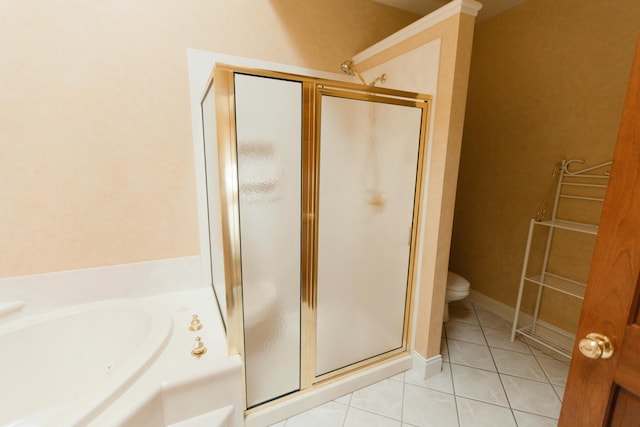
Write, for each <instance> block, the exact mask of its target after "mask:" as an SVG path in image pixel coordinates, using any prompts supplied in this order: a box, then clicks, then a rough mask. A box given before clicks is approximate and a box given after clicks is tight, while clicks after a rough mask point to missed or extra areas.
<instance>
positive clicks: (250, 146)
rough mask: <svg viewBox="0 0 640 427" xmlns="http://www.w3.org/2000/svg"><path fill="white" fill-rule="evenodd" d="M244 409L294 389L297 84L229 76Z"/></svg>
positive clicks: (299, 98) (297, 378)
mask: <svg viewBox="0 0 640 427" xmlns="http://www.w3.org/2000/svg"><path fill="white" fill-rule="evenodd" d="M235 104H236V110H235V115H236V139H237V159H238V188H239V205H240V206H239V210H240V248H241V257H242V292H243V303H244V329H245V330H244V333H245V347H244V349H245V374H246V382H247V384H246V386H247V387H246V390H247V395H246V398H247V407H248V408H251V407H253V406H255V405H258V404H260V403H263V402H265V401H268V400H271V399H274V398H276V397H279V396H282V395H284V394H287V393H290V392H292V391H295V390H298V389H299V388H300V221H301V220H300V204H301V195H300V192H301V178H300V176H301V145H302V144H301V128H302V84H301V83H300V82H292V81H287V80H279V79H273V78H266V77H257V76H250V75H243V74H236V75H235Z"/></svg>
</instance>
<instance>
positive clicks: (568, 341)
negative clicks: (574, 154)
mask: <svg viewBox="0 0 640 427" xmlns="http://www.w3.org/2000/svg"><path fill="white" fill-rule="evenodd" d="M575 163H584V160H577V159H572V160H563V161H562V162H561V163H560V168H559V169H560V171H559V176H558V181H557V186H556V192H555V199H554V203H553V211H552V213H551V218H550V219H548V220H543V219H541V218H537V219H532V220H531V221H530V223H529V235H528V237H527V246H526V250H525V256H524V262H523V265H522V275H521V277H520V288H519V290H518V299H517V302H516V309H515V314H514V317H513V326H512V330H511V342H513V341H514V340H515V338H516V335H517V334H520V335H522V336H524V337H527V338H529V339H531V340H533V341H536V342H537V343H539V344H541V345H543V346H545V347H547V348H549V349H551V350H554V351H555V352H557V353H559V354H561V355H563V356H565V357H568V358H570V357H571V352H572V350H573V344H574V341H575V337H570V336H568V335H566V334H563V333H560V332H559V331H557V330H554V328H549V327H548V326H547V325H546V324H544V323H542V324H541V323H540V322H539V318H538V316H539V314H540V305H541V303H542V291H543V289H544V288H549V289H553V290H555V291H557V292H561V293H564V294H567V295H570V296H572V297H575V298H579V299H584V293H585V289H586V283H582V282H579V281H576V280H572V279H569V278H566V277H562V276H561V275H558V274H554V273H551V272H549V271H548V270H547V268H548V266H549V254H550V252H551V244H552V241H553V233H554V230H555V229H564V230H570V231H573V232H576V233H586V234H593V235H597V234H598V225H597V224H584V223H580V222H576V221H571V220H570V219H566V218H558V206H559V202H560V201H561V200H563V199H566V200H568V201H571V200H586V201H589V202H599V203H602V202H603V201H604V194H605V191H606V188H607V184H608V179H609V166H610V165H611V163H612V162H611V161H609V162H605V163H600V164H598V165H595V166H591V167H588V168H584V169H581V170H578V171H570V170H569V167H570V166H571V165H573V164H575ZM594 193H596V194H594ZM535 227H546V228H547V236H546V237H547V240H546V246H545V252H544V257H543V260H542V268H541V270H540V272H539V274H533V275H532V274H530V272H529V271H528V267H529V257H530V255H531V241H532V238H533V234H534V229H535ZM527 285H529V286H531V285H533V286H537V287H538V295H537V299H536V304H535V309H534V312H533V318H532V320H531V323H530V324H528V325H526V326H523V327H519V320H520V317H521V316H520V309H521V304H522V295H523V291H524V288H525V286H527Z"/></svg>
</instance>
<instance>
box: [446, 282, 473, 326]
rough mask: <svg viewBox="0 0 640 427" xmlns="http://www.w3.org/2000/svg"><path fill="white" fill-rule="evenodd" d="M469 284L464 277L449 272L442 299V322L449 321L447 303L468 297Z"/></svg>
mask: <svg viewBox="0 0 640 427" xmlns="http://www.w3.org/2000/svg"><path fill="white" fill-rule="evenodd" d="M470 287H471V284H470V283H469V281H468V280H467V279H465V278H464V277H462V276H460V275H458V274H456V273H453V272H451V271H449V272H448V273H447V292H446V293H445V297H444V316H443V318H442V321H443V322H446V321H448V320H449V303H450V302H451V301H458V300H461V299H462V298H464V297H466V296H467V295H469V288H470Z"/></svg>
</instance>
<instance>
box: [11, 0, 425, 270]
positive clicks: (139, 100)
mask: <svg viewBox="0 0 640 427" xmlns="http://www.w3.org/2000/svg"><path fill="white" fill-rule="evenodd" d="M0 7H1V10H2V12H1V13H0V52H2V53H1V58H2V59H0V81H1V82H2V90H0V117H1V119H0V120H1V122H2V125H1V126H0V254H2V255H1V256H0V277H10V276H17V275H24V274H35V273H42V272H52V271H62V270H69V269H78V268H86V267H93V266H102V265H113V264H120V263H130V262H138V261H145V260H153V259H163V258H171V257H180V256H188V255H194V254H197V253H198V252H199V243H198V222H197V208H196V190H195V173H194V164H193V148H192V144H193V143H192V137H191V116H190V114H191V112H190V110H189V88H188V76H187V52H186V49H187V48H198V49H204V50H210V51H216V52H220V53H227V54H233V55H238V56H246V57H253V58H256V59H262V60H268V61H273V62H280V63H286V64H290V65H298V66H304V67H308V68H314V69H319V70H331V71H335V70H337V69H338V67H339V65H340V63H341V62H342V61H343V60H345V59H347V58H350V57H351V56H352V55H353V54H354V53H355V52H358V51H360V50H362V49H364V48H366V47H368V46H369V45H371V44H372V43H374V42H376V41H378V40H380V39H382V38H384V37H385V36H387V35H389V34H391V33H393V32H395V31H396V30H398V29H400V28H402V27H404V26H406V25H407V24H409V23H411V22H412V21H414V20H415V19H417V16H415V15H413V14H409V13H405V12H401V11H398V10H396V9H393V8H389V7H387V6H384V5H381V4H378V3H374V2H371V1H369V0H356V1H349V2H343V1H341V0H308V1H304V2H300V1H294V0H277V1H275V0H274V1H249V0H237V1H236V0H234V1H228V0H215V1H208V2H187V3H185V2H160V3H158V2H152V1H136V2H127V1H115V2H107V1H104V2H103V1H90V2H69V1H62V0H60V1H47V2H39V3H38V4H37V5H35V4H34V3H33V2H4V3H3V4H2V6H0Z"/></svg>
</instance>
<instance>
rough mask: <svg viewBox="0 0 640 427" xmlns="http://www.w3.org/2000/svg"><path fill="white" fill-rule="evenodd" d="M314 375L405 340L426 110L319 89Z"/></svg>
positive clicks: (334, 368) (371, 354) (401, 343)
mask: <svg viewBox="0 0 640 427" xmlns="http://www.w3.org/2000/svg"><path fill="white" fill-rule="evenodd" d="M320 107H321V124H320V179H319V181H320V184H319V197H318V200H319V208H318V267H317V269H318V270H317V271H318V273H317V326H316V328H317V329H316V372H315V374H316V376H321V375H324V374H327V373H330V372H332V371H335V370H338V369H340V368H343V367H346V366H349V365H352V364H354V363H358V362H360V361H363V360H366V359H369V358H372V357H374V356H377V355H381V354H384V353H387V352H389V351H392V350H395V349H398V348H401V347H402V346H403V337H404V327H405V308H406V307H405V305H406V299H407V285H408V277H409V276H408V274H409V265H410V263H409V259H410V252H411V232H412V223H413V212H414V197H415V194H416V172H417V167H418V154H419V147H420V133H421V120H422V113H423V110H422V109H421V108H417V107H412V106H408V105H398V104H393V103H384V102H373V101H371V100H363V99H352V98H343V97H338V96H328V95H323V96H322V98H321V103H320Z"/></svg>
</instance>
